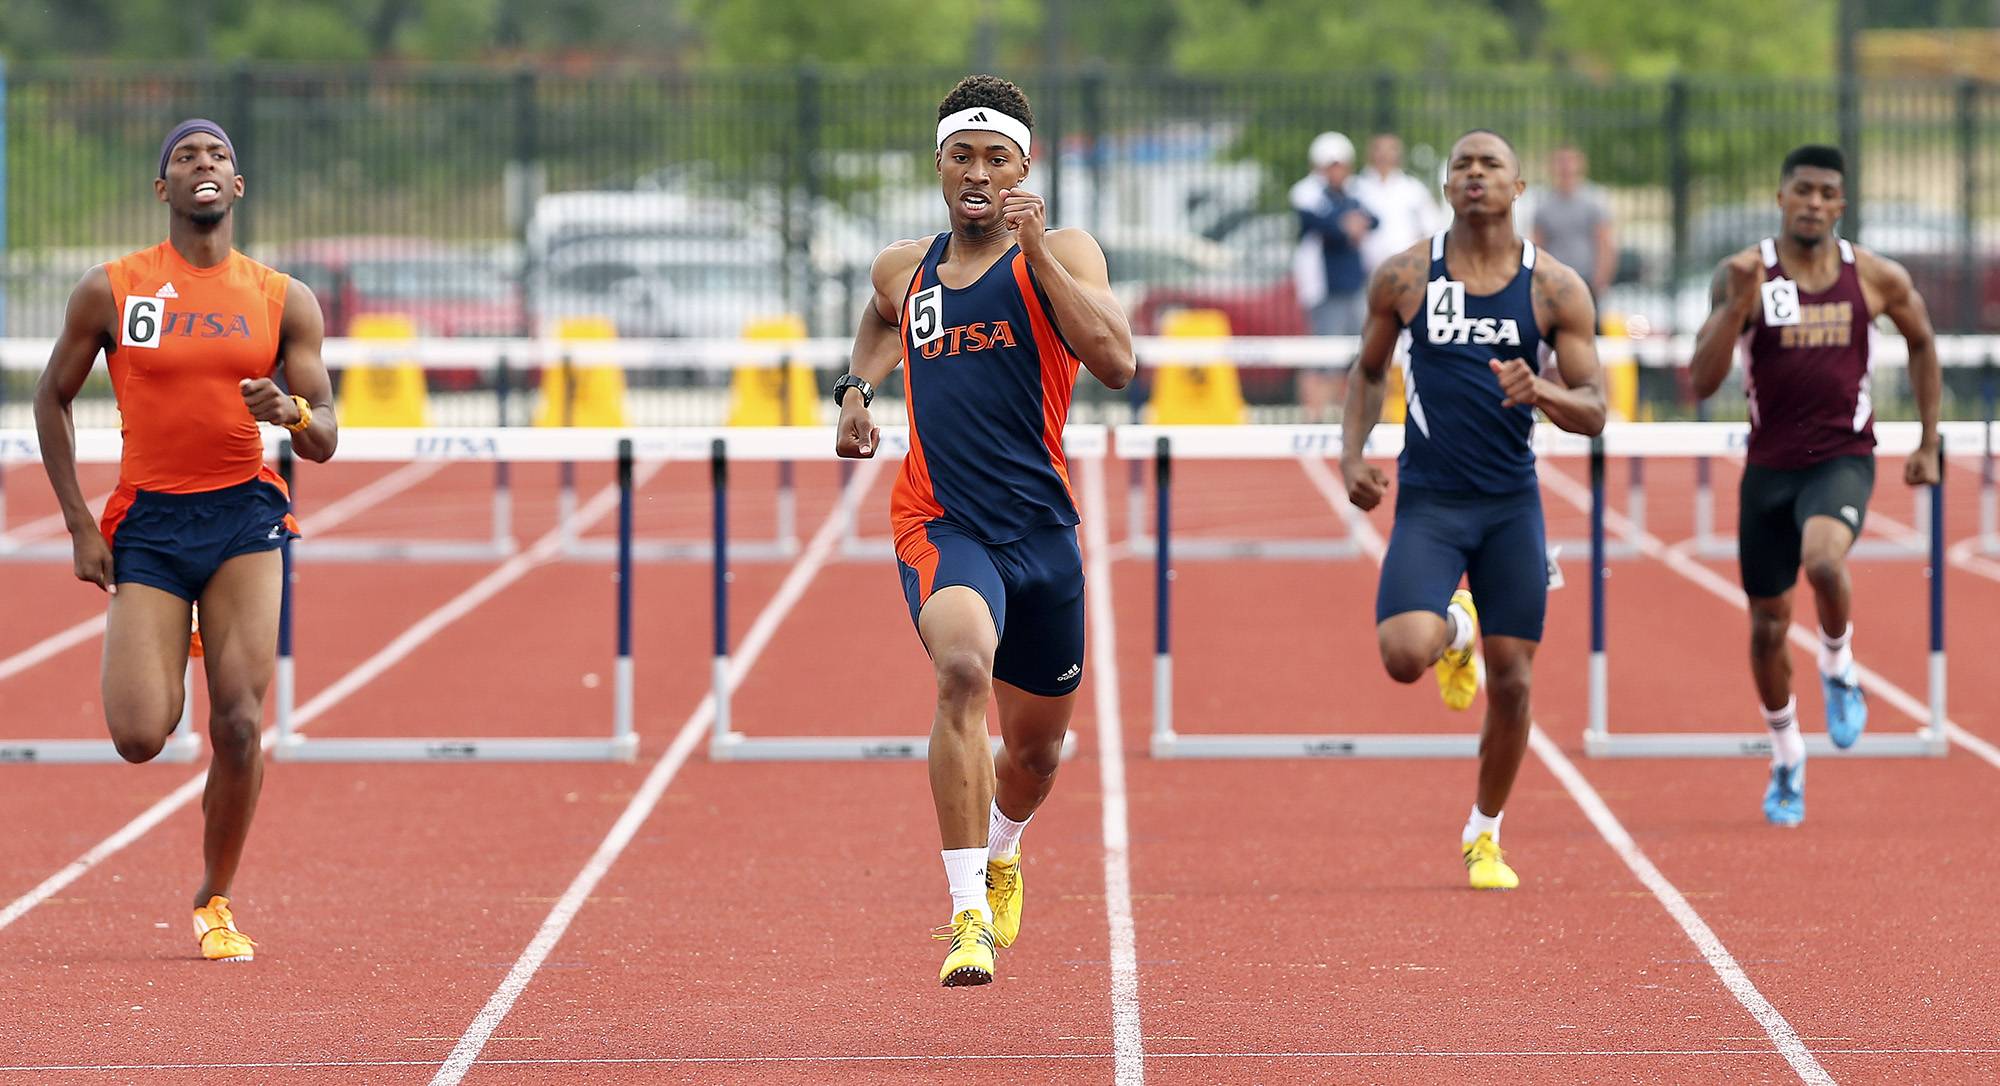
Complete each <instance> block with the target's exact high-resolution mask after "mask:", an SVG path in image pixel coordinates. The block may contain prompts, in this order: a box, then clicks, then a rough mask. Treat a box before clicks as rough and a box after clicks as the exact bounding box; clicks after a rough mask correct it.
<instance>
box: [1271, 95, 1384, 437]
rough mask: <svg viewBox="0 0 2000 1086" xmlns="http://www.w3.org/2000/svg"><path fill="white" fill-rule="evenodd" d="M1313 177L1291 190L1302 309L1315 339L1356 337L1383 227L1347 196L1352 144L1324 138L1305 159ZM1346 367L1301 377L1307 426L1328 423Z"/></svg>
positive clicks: (1333, 364) (1303, 373) (1321, 136)
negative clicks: (1370, 262) (1370, 252)
mask: <svg viewBox="0 0 2000 1086" xmlns="http://www.w3.org/2000/svg"><path fill="white" fill-rule="evenodd" d="M1307 158H1308V159H1309V160H1310V161H1311V162H1312V173H1310V174H1307V175H1306V176H1305V177H1303V178H1301V179H1300V180H1299V182H1298V184H1296V185H1293V186H1292V192H1291V204H1292V207H1293V209H1294V210H1296V211H1297V212H1298V213H1299V246H1298V251H1297V252H1296V253H1295V254H1294V256H1293V260H1292V275H1293V280H1294V282H1295V284H1296V285H1297V287H1298V294H1299V307H1300V308H1302V309H1304V310H1305V313H1306V322H1307V324H1309V325H1310V326H1311V328H1312V331H1313V334H1314V335H1321V336H1358V335H1360V334H1361V322H1362V319H1363V317H1365V316H1366V315H1367V305H1366V298H1365V295H1366V293H1367V291H1366V288H1367V285H1368V278H1367V275H1366V274H1365V273H1364V272H1363V271H1362V267H1361V246H1362V244H1363V243H1364V242H1365V241H1366V240H1367V238H1368V235H1369V233H1370V232H1372V231H1373V230H1374V229H1375V228H1376V227H1377V226H1378V225H1380V222H1379V220H1377V219H1376V217H1375V215H1374V213H1373V212H1371V211H1369V210H1368V209H1367V208H1366V207H1364V206H1363V205H1362V203H1361V201H1359V200H1357V199H1355V198H1354V196H1353V194H1352V193H1350V192H1348V191H1347V181H1348V178H1349V177H1351V176H1352V175H1353V173H1354V143H1353V141H1351V140H1349V139H1348V138H1347V137H1346V136H1343V135H1341V134H1340V133H1338V132H1321V133H1320V134H1319V135H1317V136H1315V137H1313V141H1312V146H1311V148H1310V149H1308V151H1307ZM1345 369H1346V367H1345V366H1344V365H1342V364H1340V363H1337V362H1333V361H1329V364H1328V365H1326V366H1324V367H1315V368H1308V369H1302V370H1300V371H1299V404H1300V406H1301V407H1302V408H1304V410H1305V417H1306V421H1307V422H1324V421H1325V420H1326V410H1327V405H1328V404H1329V403H1331V402H1332V401H1333V399H1334V397H1335V394H1336V393H1337V392H1338V389H1339V382H1340V377H1341V374H1342V373H1343V372H1344V371H1345Z"/></svg>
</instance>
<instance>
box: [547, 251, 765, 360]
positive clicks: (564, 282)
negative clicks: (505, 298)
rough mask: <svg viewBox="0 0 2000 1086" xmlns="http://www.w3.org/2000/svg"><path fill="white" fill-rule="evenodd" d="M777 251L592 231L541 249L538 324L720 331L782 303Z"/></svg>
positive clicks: (727, 332) (731, 330)
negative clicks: (581, 322)
mask: <svg viewBox="0 0 2000 1086" xmlns="http://www.w3.org/2000/svg"><path fill="white" fill-rule="evenodd" d="M780 264H781V261H780V259H779V254H778V252H776V251H774V250H772V249H769V248H763V249H761V250H760V249H759V248H757V247H752V246H745V245H743V244H740V243H735V242H716V241H685V240H663V239H660V238H657V237H649V236H642V235H633V236H624V237H618V236H598V237H590V238H586V239H583V240H579V241H572V242H569V243H566V244H563V245H560V246H557V247H556V248H555V249H553V250H551V251H550V252H549V253H547V254H546V255H545V256H544V257H543V258H542V260H541V262H540V263H539V265H538V266H537V268H536V272H535V283H536V289H535V319H536V323H537V326H538V331H540V332H541V333H543V334H547V333H550V332H553V331H555V329H556V327H557V325H558V323H559V322H560V321H561V320H563V319H564V318H566V317H603V318H606V319H608V320H610V321H611V323H612V325H613V326H614V327H615V328H616V329H617V331H618V334H619V335H620V336H627V337H647V338H650V337H663V336H695V337H702V338H726V337H731V336H738V335H741V334H742V333H743V329H744V326H745V325H747V324H748V323H749V322H750V321H751V319H753V318H756V317H769V316H775V315H777V314H780V313H784V312H785V311H786V307H785V298H784V292H783V291H782V290H781V289H780V286H779V284H780V274H779V273H780Z"/></svg>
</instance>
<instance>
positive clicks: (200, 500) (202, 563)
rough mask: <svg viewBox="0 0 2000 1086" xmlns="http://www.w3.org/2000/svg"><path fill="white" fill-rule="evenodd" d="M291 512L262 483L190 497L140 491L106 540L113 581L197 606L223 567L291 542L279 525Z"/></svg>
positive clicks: (290, 535)
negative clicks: (154, 590)
mask: <svg viewBox="0 0 2000 1086" xmlns="http://www.w3.org/2000/svg"><path fill="white" fill-rule="evenodd" d="M290 511H291V509H290V503H289V502H287V501H286V500H285V495H284V494H283V493H282V492H280V491H279V490H278V488H277V487H275V486H272V485H271V484H270V483H267V482H265V481H264V480H262V479H252V480H250V481H249V482H247V483H238V484H236V485H235V486H228V487H223V488H222V489H221V490H203V491H197V492H195V493H192V494H163V493H160V492H158V491H153V490H141V491H139V492H138V494H137V495H135V496H134V497H133V499H132V507H131V508H130V509H128V510H126V512H125V516H124V518H123V519H122V520H120V521H119V522H118V525H117V528H116V529H115V530H114V531H113V532H112V535H111V566H112V579H113V580H114V581H116V582H117V583H118V584H143V585H150V586H151V587H153V588H157V589H159V590H160V591H162V592H171V593H173V594H174V595H176V596H179V597H180V598H182V599H184V600H188V601H190V602H193V601H196V600H199V599H200V598H201V593H202V589H204V588H206V587H208V580H209V578H210V577H213V576H215V571H216V570H218V569H221V568H222V563H224V562H227V561H229V560H230V559H231V558H234V557H236V556H237V555H240V554H255V553H257V552H258V551H268V550H276V549H277V548H279V547H281V546H283V545H284V543H285V540H287V539H292V538H296V537H297V535H298V533H296V532H294V531H292V530H291V529H290V528H289V527H288V526H287V525H286V524H285V515H286V514H287V513H289V512H290Z"/></svg>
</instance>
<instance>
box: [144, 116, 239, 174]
mask: <svg viewBox="0 0 2000 1086" xmlns="http://www.w3.org/2000/svg"><path fill="white" fill-rule="evenodd" d="M196 132H207V133H209V134H210V135H213V136H214V137H215V138H216V139H219V140H221V141H222V145H223V146H224V147H227V148H229V160H230V161H231V162H234V161H236V145H235V144H233V143H231V142H229V133H227V132H224V131H223V130H222V126H221V125H219V124H216V123H215V122H214V121H205V120H202V119H201V118H200V117H195V118H193V119H191V120H186V121H182V122H181V123H179V124H177V125H175V126H174V130H173V131H172V132H169V133H167V142H165V143H163V144H160V176H161V177H165V176H167V159H169V158H171V157H172V156H173V153H174V145H175V144H177V143H179V142H180V141H182V140H184V139H186V138H188V137H189V136H191V135H193V134H195V133H196Z"/></svg>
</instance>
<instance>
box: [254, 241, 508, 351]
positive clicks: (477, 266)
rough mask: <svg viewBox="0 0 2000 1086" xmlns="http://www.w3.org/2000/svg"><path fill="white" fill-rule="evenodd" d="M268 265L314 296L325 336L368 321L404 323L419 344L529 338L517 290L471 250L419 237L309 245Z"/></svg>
mask: <svg viewBox="0 0 2000 1086" xmlns="http://www.w3.org/2000/svg"><path fill="white" fill-rule="evenodd" d="M266 263H268V264H270V265H271V266H272V267H274V268H276V269H278V270H279V271H281V272H285V273H287V274H289V275H292V276H295V277H297V278H298V280H299V281H300V282H302V283H304V284H305V285H306V286H308V287H311V288H312V291H313V294H314V295H316V296H318V298H319V304H320V308H321V309H322V310H323V311H324V312H325V314H326V334H327V335H329V336H345V335H347V334H348V331H349V329H350V328H351V327H352V326H353V324H354V318H356V317H358V316H361V315H363V314H368V313H381V314H394V315H401V316H405V317H408V318H410V320H411V321H412V322H413V323H414V324H415V326H416V333H417V335H419V336H518V335H524V334H526V332H527V329H526V326H525V318H524V312H525V309H524V307H523V305H522V303H521V287H520V283H519V282H518V280H517V279H516V278H515V277H514V276H513V275H512V274H510V273H509V272H508V271H507V269H506V268H505V267H503V266H502V265H501V263H500V262H499V261H498V260H496V259H495V258H493V257H492V256H490V255H487V254H484V253H482V252H480V251H479V250H477V249H473V248H469V247H465V246H459V245H452V244H449V243H446V242H442V241H434V240H432V239H430V238H420V237H396V236H372V235H371V236H359V237H336V238H315V239H313V240H311V241H300V242H293V243H291V244H289V245H285V246H283V247H281V248H279V249H277V250H276V251H274V252H273V253H271V255H270V259H268V260H267V261H266Z"/></svg>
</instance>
